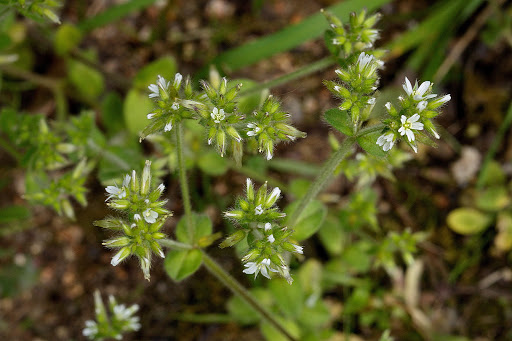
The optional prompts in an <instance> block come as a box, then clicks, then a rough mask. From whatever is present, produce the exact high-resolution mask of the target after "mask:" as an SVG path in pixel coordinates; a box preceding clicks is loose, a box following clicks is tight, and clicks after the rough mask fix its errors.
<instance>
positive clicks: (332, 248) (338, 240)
mask: <svg viewBox="0 0 512 341" xmlns="http://www.w3.org/2000/svg"><path fill="white" fill-rule="evenodd" d="M318 235H319V237H320V240H321V241H322V244H323V245H324V246H325V248H326V249H327V251H328V252H329V253H330V254H331V255H339V254H340V253H341V251H342V250H343V243H344V241H345V235H344V233H343V228H342V226H340V223H339V221H338V219H337V218H336V217H333V216H327V219H326V220H325V222H324V224H323V225H322V228H321V229H320V231H318Z"/></svg>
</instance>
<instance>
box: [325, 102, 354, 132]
mask: <svg viewBox="0 0 512 341" xmlns="http://www.w3.org/2000/svg"><path fill="white" fill-rule="evenodd" d="M324 117H325V120H326V121H327V123H329V124H330V125H331V126H332V127H333V128H335V129H336V130H338V131H339V132H341V133H343V134H345V135H348V136H353V135H354V131H353V129H352V127H353V126H354V124H353V123H352V120H351V119H350V115H349V114H348V112H347V111H342V110H340V109H337V108H333V109H329V110H327V111H326V112H325V114H324Z"/></svg>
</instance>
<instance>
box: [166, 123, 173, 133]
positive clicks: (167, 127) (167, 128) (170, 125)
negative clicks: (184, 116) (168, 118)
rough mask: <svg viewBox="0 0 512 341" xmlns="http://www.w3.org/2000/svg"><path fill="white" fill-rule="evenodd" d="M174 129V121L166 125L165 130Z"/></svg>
mask: <svg viewBox="0 0 512 341" xmlns="http://www.w3.org/2000/svg"><path fill="white" fill-rule="evenodd" d="M171 129H172V122H169V123H167V124H166V125H165V127H164V131H171Z"/></svg>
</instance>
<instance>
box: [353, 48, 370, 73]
mask: <svg viewBox="0 0 512 341" xmlns="http://www.w3.org/2000/svg"><path fill="white" fill-rule="evenodd" d="M373 59H374V57H373V56H372V55H369V54H366V53H364V52H361V54H360V55H359V58H357V63H356V65H357V69H358V70H359V72H363V70H364V69H365V68H367V67H370V66H372V64H373Z"/></svg>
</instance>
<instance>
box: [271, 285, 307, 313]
mask: <svg viewBox="0 0 512 341" xmlns="http://www.w3.org/2000/svg"><path fill="white" fill-rule="evenodd" d="M268 288H269V290H270V292H271V293H272V296H273V297H274V300H275V301H276V303H277V305H278V306H279V309H281V311H282V312H283V314H284V315H285V316H287V317H291V318H297V317H298V316H300V314H301V312H302V307H303V305H304V295H303V293H302V286H301V283H300V281H294V282H293V283H292V284H291V285H290V284H288V282H287V281H286V280H284V279H282V278H276V279H273V280H271V281H270V282H269V284H268Z"/></svg>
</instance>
